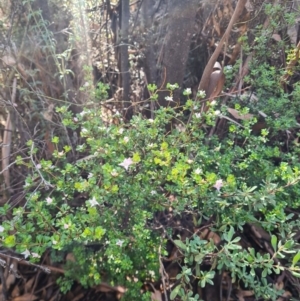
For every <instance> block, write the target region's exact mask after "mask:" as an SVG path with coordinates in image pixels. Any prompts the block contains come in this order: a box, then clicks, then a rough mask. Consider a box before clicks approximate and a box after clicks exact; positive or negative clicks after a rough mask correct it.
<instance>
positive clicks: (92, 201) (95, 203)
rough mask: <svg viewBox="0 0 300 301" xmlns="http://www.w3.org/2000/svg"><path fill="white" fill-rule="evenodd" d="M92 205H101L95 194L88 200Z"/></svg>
mask: <svg viewBox="0 0 300 301" xmlns="http://www.w3.org/2000/svg"><path fill="white" fill-rule="evenodd" d="M88 202H89V203H90V205H91V207H94V206H96V205H99V203H98V202H97V201H96V198H95V197H94V196H93V198H92V199H91V200H89V201H88Z"/></svg>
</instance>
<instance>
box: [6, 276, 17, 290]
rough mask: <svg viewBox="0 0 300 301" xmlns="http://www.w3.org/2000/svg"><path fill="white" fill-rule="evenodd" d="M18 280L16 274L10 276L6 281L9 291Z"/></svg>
mask: <svg viewBox="0 0 300 301" xmlns="http://www.w3.org/2000/svg"><path fill="white" fill-rule="evenodd" d="M15 280H16V276H15V275H14V274H9V276H8V277H7V279H6V288H7V289H9V288H10V287H11V285H12V284H14V282H15Z"/></svg>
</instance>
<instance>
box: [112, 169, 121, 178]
mask: <svg viewBox="0 0 300 301" xmlns="http://www.w3.org/2000/svg"><path fill="white" fill-rule="evenodd" d="M110 174H111V175H112V176H113V177H117V176H118V175H119V174H118V173H117V171H116V170H115V169H113V171H112V172H111V173H110Z"/></svg>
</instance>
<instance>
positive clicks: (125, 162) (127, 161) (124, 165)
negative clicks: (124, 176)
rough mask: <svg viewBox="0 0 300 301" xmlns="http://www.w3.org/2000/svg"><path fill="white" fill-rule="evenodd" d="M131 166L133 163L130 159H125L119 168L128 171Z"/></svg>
mask: <svg viewBox="0 0 300 301" xmlns="http://www.w3.org/2000/svg"><path fill="white" fill-rule="evenodd" d="M131 164H133V161H132V159H131V158H127V159H124V161H123V162H122V163H120V164H119V166H122V167H124V168H125V169H126V170H128V167H129V166H130V165H131Z"/></svg>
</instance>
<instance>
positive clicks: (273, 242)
mask: <svg viewBox="0 0 300 301" xmlns="http://www.w3.org/2000/svg"><path fill="white" fill-rule="evenodd" d="M271 244H272V247H273V249H274V251H276V250H277V236H276V235H272V238H271Z"/></svg>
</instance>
